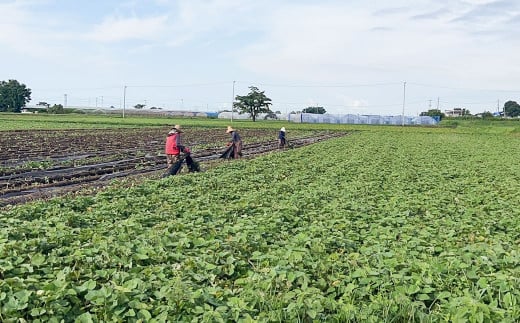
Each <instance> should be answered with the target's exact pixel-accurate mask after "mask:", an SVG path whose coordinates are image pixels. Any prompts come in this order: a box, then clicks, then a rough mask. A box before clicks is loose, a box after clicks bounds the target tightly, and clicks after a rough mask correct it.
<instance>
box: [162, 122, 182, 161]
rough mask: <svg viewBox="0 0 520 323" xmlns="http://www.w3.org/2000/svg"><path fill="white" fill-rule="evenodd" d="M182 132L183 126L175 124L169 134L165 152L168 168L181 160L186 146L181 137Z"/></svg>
mask: <svg viewBox="0 0 520 323" xmlns="http://www.w3.org/2000/svg"><path fill="white" fill-rule="evenodd" d="M182 133H183V131H182V129H181V126H180V125H175V126H174V127H173V128H172V129H171V130H170V131H169V132H168V136H167V137H166V145H165V147H164V153H165V154H166V164H167V167H168V169H169V168H170V167H172V166H173V164H175V163H176V162H178V161H179V160H180V155H181V152H183V151H184V146H183V145H182V137H181V134H182Z"/></svg>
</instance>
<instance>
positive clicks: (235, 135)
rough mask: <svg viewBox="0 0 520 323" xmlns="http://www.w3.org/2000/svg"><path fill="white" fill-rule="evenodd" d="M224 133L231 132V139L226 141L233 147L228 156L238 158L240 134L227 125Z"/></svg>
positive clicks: (240, 151)
mask: <svg viewBox="0 0 520 323" xmlns="http://www.w3.org/2000/svg"><path fill="white" fill-rule="evenodd" d="M226 133H229V134H231V141H230V142H229V143H228V146H232V147H233V151H232V152H231V154H230V156H229V157H230V158H235V159H237V158H240V157H241V156H242V139H241V138H240V135H239V134H238V132H237V131H236V130H235V129H233V128H232V127H231V126H228V127H227V130H226Z"/></svg>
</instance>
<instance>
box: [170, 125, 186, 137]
mask: <svg viewBox="0 0 520 323" xmlns="http://www.w3.org/2000/svg"><path fill="white" fill-rule="evenodd" d="M183 132H184V131H182V129H181V126H180V125H178V124H176V125H175V126H174V127H173V128H172V129H171V130H170V132H168V134H169V135H171V134H174V133H183Z"/></svg>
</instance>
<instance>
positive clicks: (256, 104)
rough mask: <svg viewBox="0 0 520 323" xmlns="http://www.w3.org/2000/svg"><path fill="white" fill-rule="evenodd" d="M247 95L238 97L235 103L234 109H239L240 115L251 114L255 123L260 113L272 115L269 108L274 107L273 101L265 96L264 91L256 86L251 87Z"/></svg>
mask: <svg viewBox="0 0 520 323" xmlns="http://www.w3.org/2000/svg"><path fill="white" fill-rule="evenodd" d="M249 90H250V91H249V93H248V94H247V95H237V96H236V98H235V100H236V101H237V102H234V103H233V108H237V109H238V110H239V112H240V113H249V114H250V115H251V118H253V122H254V121H256V116H257V115H258V114H259V113H270V112H271V110H270V109H269V106H270V105H272V103H271V99H270V98H268V97H267V96H265V94H264V91H260V90H259V89H258V88H257V87H256V86H250V87H249Z"/></svg>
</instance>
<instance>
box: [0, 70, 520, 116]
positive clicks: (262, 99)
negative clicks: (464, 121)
mask: <svg viewBox="0 0 520 323" xmlns="http://www.w3.org/2000/svg"><path fill="white" fill-rule="evenodd" d="M249 90H250V91H249V93H248V94H247V95H237V96H236V97H235V100H234V102H233V110H234V111H237V112H238V113H249V115H250V116H251V118H252V119H253V121H256V118H257V117H258V115H259V114H261V113H267V114H268V115H270V116H276V114H275V113H274V112H273V111H271V109H270V106H271V105H272V100H271V99H270V98H269V97H267V96H266V95H265V91H260V89H258V88H257V87H256V86H250V87H249ZM29 101H31V89H29V88H28V87H27V86H26V85H25V84H22V83H20V82H18V81H17V80H8V81H0V112H21V110H22V108H23V107H25V105H26V104H27V103H28V102H29ZM40 103H41V102H40ZM47 108H48V110H50V111H48V112H49V113H63V111H64V109H63V106H62V105H60V104H55V105H54V106H52V107H50V106H49V105H47ZM137 108H144V105H142V107H141V106H140V107H137V106H136V109H137ZM503 111H504V114H505V116H506V117H518V116H520V105H519V104H518V103H517V102H516V101H507V102H506V103H505V104H504V110H503ZM301 112H302V113H314V114H324V113H326V112H327V111H326V110H325V108H324V107H321V106H315V107H307V108H305V109H303V110H302V111H301ZM461 113H462V116H471V113H470V111H469V110H467V109H461ZM420 115H422V116H432V117H434V116H439V118H444V117H445V116H446V115H445V114H444V113H442V112H441V111H440V110H438V109H430V110H428V111H426V112H421V114H420ZM483 116H484V117H492V116H493V114H492V113H491V112H489V111H486V112H484V113H483Z"/></svg>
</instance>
